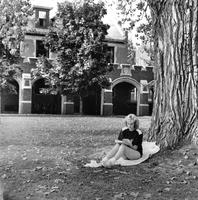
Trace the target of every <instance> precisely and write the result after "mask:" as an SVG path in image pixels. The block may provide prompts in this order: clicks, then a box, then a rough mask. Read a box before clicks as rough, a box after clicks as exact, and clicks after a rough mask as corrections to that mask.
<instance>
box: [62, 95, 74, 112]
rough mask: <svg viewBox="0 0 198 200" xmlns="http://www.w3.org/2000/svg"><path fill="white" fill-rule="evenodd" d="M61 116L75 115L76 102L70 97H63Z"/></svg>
mask: <svg viewBox="0 0 198 200" xmlns="http://www.w3.org/2000/svg"><path fill="white" fill-rule="evenodd" d="M61 114H62V115H64V114H74V102H73V100H72V99H71V98H70V97H69V96H65V95H61Z"/></svg>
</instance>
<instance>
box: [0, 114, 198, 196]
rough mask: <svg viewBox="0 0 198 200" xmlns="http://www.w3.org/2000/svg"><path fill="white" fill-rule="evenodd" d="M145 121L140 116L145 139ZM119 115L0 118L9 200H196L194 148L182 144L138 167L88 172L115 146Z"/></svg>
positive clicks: (0, 162)
mask: <svg viewBox="0 0 198 200" xmlns="http://www.w3.org/2000/svg"><path fill="white" fill-rule="evenodd" d="M149 125H150V118H149V117H140V126H141V129H142V131H143V133H144V138H146V134H147V132H148V127H149ZM121 127H122V118H121V117H85V116H84V117H80V116H46V115H43V116H42V115H39V116H36V115H30V116H26V115H12V116H11V115H1V116H0V152H1V153H0V178H1V182H2V184H3V185H4V199H7V200H25V199H30V200H47V199H48V200H119V199H124V200H133V199H136V200H142V199H151V200H164V199H168V200H171V199H172V200H173V199H175V200H177V199H178V200H194V199H197V198H198V156H197V155H198V148H197V147H196V146H194V145H189V144H185V145H183V146H182V147H178V148H177V149H175V150H166V151H164V152H159V153H157V154H156V155H154V156H153V157H151V158H150V159H148V160H147V161H145V162H144V163H141V164H140V165H137V166H130V167H121V166H115V167H112V168H111V169H106V168H103V167H99V168H87V167H84V164H86V163H88V162H89V161H90V160H91V159H98V160H99V159H100V158H101V157H102V156H103V155H102V154H103V149H105V148H108V147H110V146H112V145H113V144H114V140H115V139H116V137H117V135H118V133H119V130H120V128H121Z"/></svg>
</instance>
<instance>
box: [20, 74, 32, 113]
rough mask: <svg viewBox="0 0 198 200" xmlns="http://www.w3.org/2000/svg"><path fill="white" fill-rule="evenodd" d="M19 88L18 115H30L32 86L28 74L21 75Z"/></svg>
mask: <svg viewBox="0 0 198 200" xmlns="http://www.w3.org/2000/svg"><path fill="white" fill-rule="evenodd" d="M19 88H20V89H19V114H30V113H31V108H32V85H31V75H30V74H29V73H23V74H22V81H21V84H20V87H19Z"/></svg>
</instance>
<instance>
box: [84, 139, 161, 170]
mask: <svg viewBox="0 0 198 200" xmlns="http://www.w3.org/2000/svg"><path fill="white" fill-rule="evenodd" d="M142 148H143V155H142V157H141V158H140V159H138V160H126V159H123V158H120V159H118V160H117V161H116V163H115V164H116V165H121V166H131V165H138V164H140V163H142V162H144V161H145V160H147V159H148V158H149V157H150V156H151V155H153V154H155V153H157V152H158V151H159V150H160V147H159V146H157V145H156V144H155V142H147V141H144V142H143V143H142ZM100 166H102V163H97V162H96V160H91V161H90V163H87V164H85V167H100Z"/></svg>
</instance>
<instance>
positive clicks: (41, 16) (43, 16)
mask: <svg viewBox="0 0 198 200" xmlns="http://www.w3.org/2000/svg"><path fill="white" fill-rule="evenodd" d="M38 15H39V26H40V27H46V25H47V23H46V19H47V13H46V12H45V11H39V14H38Z"/></svg>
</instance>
